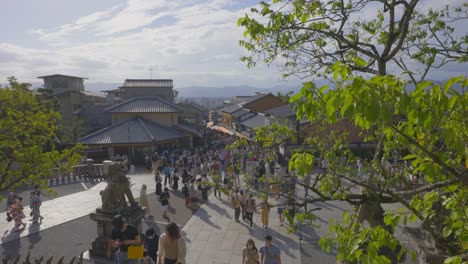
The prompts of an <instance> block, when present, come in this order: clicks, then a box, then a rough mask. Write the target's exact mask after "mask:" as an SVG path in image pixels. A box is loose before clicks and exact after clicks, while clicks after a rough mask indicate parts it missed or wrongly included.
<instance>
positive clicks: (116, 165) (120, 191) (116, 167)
mask: <svg viewBox="0 0 468 264" xmlns="http://www.w3.org/2000/svg"><path fill="white" fill-rule="evenodd" d="M122 167H123V166H122V164H121V163H120V162H113V163H112V164H111V165H109V172H108V181H107V187H106V188H105V189H104V191H101V193H100V194H101V199H102V210H104V211H109V212H117V211H121V210H123V209H125V208H127V207H128V204H127V201H126V199H125V196H126V197H127V199H128V201H129V202H130V204H131V205H132V207H134V206H137V203H136V202H135V199H134V198H133V194H132V192H131V190H130V182H129V181H128V178H127V176H126V174H125V170H124V169H123V168H122Z"/></svg>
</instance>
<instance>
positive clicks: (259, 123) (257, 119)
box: [241, 114, 267, 129]
mask: <svg viewBox="0 0 468 264" xmlns="http://www.w3.org/2000/svg"><path fill="white" fill-rule="evenodd" d="M266 119H267V117H266V116H264V115H261V114H258V115H255V116H253V117H251V118H249V119H247V120H245V121H243V122H241V125H244V126H245V127H248V128H252V129H253V128H257V127H264V126H266V125H265V123H266V122H265V121H266Z"/></svg>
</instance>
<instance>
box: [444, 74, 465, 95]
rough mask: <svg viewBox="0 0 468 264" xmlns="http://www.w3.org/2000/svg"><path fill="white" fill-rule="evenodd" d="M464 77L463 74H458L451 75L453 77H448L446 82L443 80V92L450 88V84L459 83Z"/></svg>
mask: <svg viewBox="0 0 468 264" xmlns="http://www.w3.org/2000/svg"><path fill="white" fill-rule="evenodd" d="M464 78H465V77H463V76H458V77H453V78H450V79H448V80H447V81H446V82H445V85H444V93H447V92H448V90H449V89H450V88H452V86H453V85H454V84H455V83H459V82H461V81H462V80H463V79H464Z"/></svg>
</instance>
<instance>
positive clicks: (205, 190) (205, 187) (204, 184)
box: [201, 174, 209, 202]
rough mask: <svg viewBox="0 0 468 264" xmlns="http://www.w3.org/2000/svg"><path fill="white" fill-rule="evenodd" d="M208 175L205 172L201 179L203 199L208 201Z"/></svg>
mask: <svg viewBox="0 0 468 264" xmlns="http://www.w3.org/2000/svg"><path fill="white" fill-rule="evenodd" d="M208 185H209V182H208V177H206V174H203V176H202V180H201V188H202V199H203V201H204V202H207V201H208Z"/></svg>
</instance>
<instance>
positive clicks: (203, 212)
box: [195, 208, 221, 229]
mask: <svg viewBox="0 0 468 264" xmlns="http://www.w3.org/2000/svg"><path fill="white" fill-rule="evenodd" d="M195 216H198V217H200V219H201V220H202V221H204V222H205V223H207V224H209V225H210V226H212V227H214V228H216V229H221V227H219V226H218V225H216V224H215V223H213V222H212V221H211V220H210V217H211V216H209V215H208V213H207V212H206V210H205V209H203V208H200V209H198V212H197V214H195Z"/></svg>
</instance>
